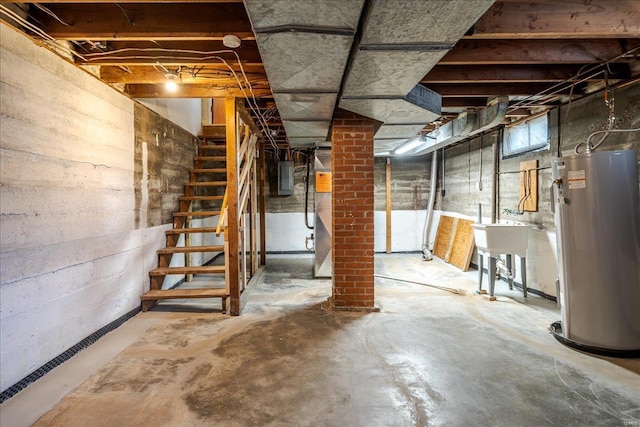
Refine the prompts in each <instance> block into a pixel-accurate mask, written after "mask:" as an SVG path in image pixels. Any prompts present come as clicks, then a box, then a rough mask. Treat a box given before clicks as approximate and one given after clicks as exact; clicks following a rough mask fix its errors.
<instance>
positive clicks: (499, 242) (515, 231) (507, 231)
mask: <svg viewBox="0 0 640 427" xmlns="http://www.w3.org/2000/svg"><path fill="white" fill-rule="evenodd" d="M471 226H472V227H473V235H474V237H475V239H476V246H477V247H478V250H479V251H482V252H484V254H485V255H486V254H488V255H489V256H490V257H497V256H499V255H501V254H515V255H518V256H519V257H521V258H524V257H525V256H526V255H527V245H528V234H529V226H528V225H511V224H471Z"/></svg>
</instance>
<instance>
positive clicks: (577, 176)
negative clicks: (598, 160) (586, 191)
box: [569, 170, 587, 190]
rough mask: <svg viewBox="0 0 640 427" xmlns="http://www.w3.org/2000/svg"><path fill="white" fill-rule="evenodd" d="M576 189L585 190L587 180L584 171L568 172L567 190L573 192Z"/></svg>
mask: <svg viewBox="0 0 640 427" xmlns="http://www.w3.org/2000/svg"><path fill="white" fill-rule="evenodd" d="M577 188H587V178H586V176H585V174H584V170H580V171H569V190H575V189H577Z"/></svg>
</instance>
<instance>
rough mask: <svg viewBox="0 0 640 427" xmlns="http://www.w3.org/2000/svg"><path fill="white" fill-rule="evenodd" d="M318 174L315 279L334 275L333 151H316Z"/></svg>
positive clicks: (323, 149)
mask: <svg viewBox="0 0 640 427" xmlns="http://www.w3.org/2000/svg"><path fill="white" fill-rule="evenodd" d="M314 165H315V166H314V170H315V172H316V179H315V183H316V193H315V201H316V202H315V219H314V223H313V224H314V247H315V254H314V257H315V260H314V269H313V273H314V276H315V277H331V275H332V273H333V271H332V270H333V264H332V249H331V214H332V211H333V208H332V206H331V194H332V189H331V185H330V184H331V170H332V167H331V150H330V149H329V148H328V147H327V148H319V149H317V150H316V151H315V163H314Z"/></svg>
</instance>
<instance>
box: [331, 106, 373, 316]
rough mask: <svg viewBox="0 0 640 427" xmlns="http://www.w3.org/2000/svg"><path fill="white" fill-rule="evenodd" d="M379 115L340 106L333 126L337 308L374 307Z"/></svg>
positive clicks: (334, 251)
mask: <svg viewBox="0 0 640 427" xmlns="http://www.w3.org/2000/svg"><path fill="white" fill-rule="evenodd" d="M373 133H374V122H373V120H371V119H369V118H366V117H363V116H360V115H358V114H354V113H350V112H347V111H343V110H338V111H337V112H336V114H335V116H334V118H333V128H332V132H331V155H332V159H331V163H332V169H333V174H332V190H333V198H332V220H333V223H332V233H331V235H332V237H331V243H332V249H333V255H332V260H333V296H332V302H333V307H334V308H335V309H360V310H370V309H374V277H373V270H374V242H373V238H374V230H373V212H374V204H373V197H374V190H373V187H374V180H373Z"/></svg>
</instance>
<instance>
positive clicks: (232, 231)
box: [225, 97, 244, 316]
mask: <svg viewBox="0 0 640 427" xmlns="http://www.w3.org/2000/svg"><path fill="white" fill-rule="evenodd" d="M225 117H226V134H227V154H226V156H227V203H228V205H227V209H228V210H227V229H226V231H225V234H226V236H225V238H226V239H228V244H229V251H228V252H229V255H228V260H229V261H228V262H229V264H228V265H227V283H228V286H229V294H230V295H229V296H230V300H231V301H230V306H231V307H230V310H229V312H230V314H231V315H232V316H238V315H239V314H240V278H239V274H238V273H239V271H238V269H239V258H238V250H239V241H238V233H239V226H238V222H239V219H240V217H239V213H238V158H237V157H238V156H237V149H238V142H237V137H238V135H237V124H238V121H237V116H236V99H235V98H233V97H227V98H226V100H225ZM243 256H244V254H243Z"/></svg>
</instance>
